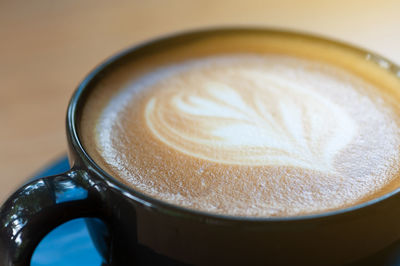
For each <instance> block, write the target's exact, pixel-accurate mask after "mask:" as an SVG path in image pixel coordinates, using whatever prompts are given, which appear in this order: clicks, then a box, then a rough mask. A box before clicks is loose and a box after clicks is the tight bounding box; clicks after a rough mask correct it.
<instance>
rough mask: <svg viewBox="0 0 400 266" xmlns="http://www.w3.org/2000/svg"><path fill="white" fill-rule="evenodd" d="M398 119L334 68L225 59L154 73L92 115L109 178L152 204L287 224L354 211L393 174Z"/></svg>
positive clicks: (358, 81) (277, 58) (289, 60)
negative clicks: (293, 219)
mask: <svg viewBox="0 0 400 266" xmlns="http://www.w3.org/2000/svg"><path fill="white" fill-rule="evenodd" d="M396 119H397V113H395V111H394V110H393V109H392V108H388V107H387V104H386V100H385V99H384V98H383V97H381V96H380V94H379V89H378V88H375V87H374V86H373V85H371V84H369V83H367V82H365V81H364V80H363V79H362V78H359V77H357V76H355V75H352V74H350V73H348V72H346V71H344V70H341V69H338V68H337V67H334V66H330V65H326V64H323V63H319V62H315V61H309V60H304V59H299V58H296V57H290V56H283V55H254V54H234V55H225V56H224V55H220V56H214V57H209V58H201V59H193V60H188V61H184V62H182V63H179V64H173V65H169V66H166V67H161V68H159V69H155V70H154V71H152V72H150V73H148V74H146V75H144V76H142V77H141V78H138V79H134V80H132V81H131V82H128V83H127V85H126V87H125V88H124V89H123V90H121V91H120V92H119V93H117V94H116V95H114V96H113V98H112V99H111V100H109V102H108V104H107V106H106V107H105V108H104V109H103V112H102V114H101V115H100V117H99V119H98V122H97V126H96V129H95V130H96V132H97V138H96V146H97V147H98V149H99V153H100V154H101V156H102V158H103V159H104V161H105V163H106V164H107V167H109V168H110V169H112V170H111V171H112V172H113V173H114V174H115V175H117V176H118V177H120V178H121V179H123V180H125V181H126V182H128V183H129V184H130V185H132V186H133V187H134V188H135V189H138V190H140V191H142V192H143V193H146V194H149V195H151V196H153V197H156V198H159V199H162V200H165V201H168V202H171V203H174V204H178V205H181V206H184V207H189V208H195V209H199V210H203V211H208V212H216V213H223V214H229V215H245V216H292V215H300V214H307V213H315V212H321V211H327V210H332V209H337V208H343V207H345V206H351V205H354V204H356V203H358V202H360V201H363V200H365V199H366V198H369V197H370V196H371V195H374V193H377V192H378V191H379V190H381V189H383V188H384V187H385V186H386V185H387V184H389V183H390V182H391V181H392V180H393V179H394V178H395V177H396V176H397V172H398V170H399V169H398V161H399V149H398V148H399V147H400V140H399V137H398V136H399V126H398V124H397V123H396V122H395V121H396Z"/></svg>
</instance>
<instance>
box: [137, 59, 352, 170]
mask: <svg viewBox="0 0 400 266" xmlns="http://www.w3.org/2000/svg"><path fill="white" fill-rule="evenodd" d="M222 62H223V61H222ZM160 82H162V86H163V90H162V91H159V93H157V94H155V95H153V97H152V98H151V99H150V100H149V101H148V103H147V105H146V110H145V119H146V123H147V126H148V127H149V129H150V130H151V132H152V133H153V134H154V135H155V136H156V137H157V138H158V139H159V140H161V141H162V142H163V143H165V144H167V145H168V146H169V147H171V148H174V149H176V150H179V151H181V152H183V153H185V154H188V155H191V156H194V157H197V158H201V159H205V160H211V161H215V162H219V163H225V164H240V165H277V166H293V167H301V168H307V169H311V170H318V171H322V172H334V171H335V169H334V167H333V162H334V159H335V156H336V155H337V154H338V152H339V151H340V150H342V149H343V148H344V147H345V146H346V145H348V144H349V143H350V142H351V140H352V138H353V137H354V135H355V134H356V131H357V125H356V123H355V122H354V121H353V120H352V118H351V117H350V116H349V115H348V114H347V113H346V111H345V110H343V109H342V108H341V107H340V106H339V105H337V104H335V103H334V102H333V101H332V100H331V99H329V98H328V97H325V96H323V95H322V94H321V93H319V92H318V91H317V90H316V89H315V88H313V87H312V86H311V85H310V84H297V83H295V82H293V81H291V80H290V79H285V78H283V77H279V76H277V75H273V73H271V69H270V68H268V67H263V66H262V65H261V66H260V65H257V64H254V62H253V63H252V64H251V65H249V66H245V67H243V66H241V65H235V64H234V63H232V62H230V64H227V63H226V62H223V63H220V65H215V64H214V65H212V71H211V70H209V69H207V67H202V66H201V65H200V66H197V67H192V68H190V70H180V71H177V73H174V75H171V76H169V77H166V78H164V79H163V80H162V81H160Z"/></svg>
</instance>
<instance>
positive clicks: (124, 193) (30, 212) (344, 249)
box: [0, 29, 400, 265]
mask: <svg viewBox="0 0 400 266" xmlns="http://www.w3.org/2000/svg"><path fill="white" fill-rule="evenodd" d="M224 36H226V37H229V36H236V37H237V36H255V37H257V38H258V37H260V36H283V37H284V36H287V37H289V38H292V39H294V40H297V41H299V40H300V43H301V40H302V39H307V40H312V41H313V42H320V43H326V44H329V45H331V46H337V47H343V48H344V49H347V50H349V51H351V52H353V53H354V54H358V55H359V54H363V55H365V58H366V59H365V60H372V61H373V62H376V65H382V67H384V68H385V69H384V70H385V71H390V72H392V73H393V77H394V78H396V73H397V72H398V71H399V69H398V68H397V67H396V66H395V65H393V64H392V63H390V62H388V61H387V60H385V59H383V58H381V57H379V56H376V55H374V54H372V53H369V52H367V51H363V50H360V49H358V48H353V47H351V46H347V45H345V44H341V43H337V42H334V41H329V40H326V39H323V38H319V37H314V36H308V35H304V34H299V33H292V32H284V31H277V30H269V29H217V30H206V31H198V32H191V33H184V34H179V35H175V36H172V37H167V38H162V39H159V40H155V41H152V42H149V43H146V44H143V45H140V46H136V47H134V48H131V49H129V50H127V51H124V52H122V53H120V54H119V55H117V56H115V57H112V58H110V59H109V60H107V61H106V62H104V63H103V64H101V65H100V66H99V67H97V68H96V69H95V70H94V71H93V72H92V73H90V74H89V75H88V77H87V78H86V79H85V80H84V81H83V82H82V83H81V84H80V86H79V87H78V89H77V91H76V92H75V94H74V96H73V97H72V100H71V102H70V105H69V108H68V115H67V138H68V144H69V160H70V164H71V165H72V169H71V170H70V171H69V172H67V173H64V174H61V175H59V176H53V177H46V178H41V179H39V180H36V181H33V182H32V183H28V184H26V185H24V186H23V187H21V188H20V189H19V190H18V191H17V192H15V193H14V194H13V195H12V196H11V197H10V198H9V199H8V200H7V202H5V204H4V205H3V206H2V208H1V224H2V228H1V229H0V257H1V262H2V263H3V264H4V265H27V264H29V259H30V256H31V254H32V252H33V250H34V248H35V246H36V245H37V243H38V242H39V241H40V239H41V238H42V237H43V236H44V235H45V234H46V233H48V232H49V231H50V230H52V229H53V228H54V227H55V226H57V225H59V224H61V223H63V222H65V221H67V220H70V219H73V218H76V217H98V218H100V219H102V220H103V221H104V222H105V224H106V225H107V227H108V231H109V234H104V229H103V228H102V226H101V225H98V224H94V223H90V222H89V223H88V226H89V230H90V232H91V234H92V236H93V239H94V240H95V242H96V244H97V247H98V249H99V251H100V252H101V253H102V255H103V257H104V259H105V261H107V263H109V264H113V265H129V264H140V263H142V264H154V263H158V264H160V263H162V264H171V265H173V264H180V263H188V264H206V265H209V264H212V265H213V264H235V265H236V264H245V265H252V264H264V265H265V264H267V265H268V264H271V265H279V264H296V265H299V264H308V265H311V264H319V265H320V264H324V265H326V264H343V263H349V262H352V261H355V260H357V259H360V258H363V257H365V256H368V255H370V254H373V253H374V252H377V251H379V250H381V249H382V248H384V247H386V246H388V245H390V244H391V243H393V242H394V241H396V240H398V239H399V238H400V226H399V224H400V208H399V207H397V206H399V204H400V195H399V193H398V190H395V191H393V192H390V193H388V194H385V195H383V196H381V197H378V198H376V199H372V200H370V201H367V202H364V203H362V204H359V205H357V206H354V207H350V208H346V209H340V210H336V211H330V212H325V213H321V214H312V215H306V216H293V217H280V218H274V217H266V218H256V217H239V216H225V215H218V214H213V213H207V212H202V211H196V210H192V209H187V208H183V207H180V206H176V205H172V204H169V203H167V202H163V201H160V200H158V199H154V198H152V197H149V196H147V195H145V194H143V193H140V192H138V191H136V190H134V189H133V188H132V187H129V186H127V185H126V184H125V183H124V182H122V181H120V180H119V179H116V178H113V177H112V176H111V175H109V174H108V173H107V172H106V171H104V169H102V168H100V167H99V166H98V164H96V161H97V159H95V158H93V157H91V156H89V155H88V153H87V151H86V150H85V148H84V146H85V145H88V143H85V141H83V144H82V139H85V136H83V137H82V136H81V133H82V132H81V124H82V123H81V119H82V111H83V110H84V109H85V108H87V106H86V103H87V101H88V99H90V97H93V93H96V92H95V90H96V87H97V86H98V85H99V84H101V81H102V79H103V78H104V77H106V76H107V75H108V74H109V73H112V72H113V70H114V69H115V68H116V67H121V66H123V65H124V64H126V63H127V62H134V61H135V60H140V59H141V58H143V57H146V56H149V55H151V54H153V53H155V52H156V51H160V50H163V49H169V48H171V47H177V46H182V47H184V46H185V45H186V44H188V43H193V42H201V41H203V40H205V39H209V38H221V37H224ZM382 62H385V64H382ZM86 137H87V136H86ZM89 145H90V144H89Z"/></svg>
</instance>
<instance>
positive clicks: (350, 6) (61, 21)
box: [0, 0, 400, 201]
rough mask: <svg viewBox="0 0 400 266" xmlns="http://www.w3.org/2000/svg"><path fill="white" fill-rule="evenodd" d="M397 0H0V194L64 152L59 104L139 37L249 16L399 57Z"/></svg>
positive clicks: (249, 21)
mask: <svg viewBox="0 0 400 266" xmlns="http://www.w3.org/2000/svg"><path fill="white" fill-rule="evenodd" d="M399 11H400V1H396V0H381V1H378V0H336V1H324V0H303V1H301V0H279V1H272V0H264V1H257V0H246V1H222V0H221V1H218V0H201V1H191V0H176V1H175V0H173V1H161V0H158V1H156V0H146V1H139V0H131V1H104V0H96V1H94V0H86V1H82V0H68V1H67V0H57V1H54V0H36V1H19V0H8V1H7V0H0V170H1V178H0V201H2V200H4V198H5V197H6V196H7V195H8V194H9V193H11V191H13V190H14V189H15V188H16V187H17V186H18V185H19V184H20V183H21V182H23V181H24V180H25V179H26V178H28V177H29V176H31V175H32V174H33V173H35V172H36V171H37V170H38V169H40V168H41V167H42V166H43V165H45V164H47V163H49V162H52V160H53V159H55V158H57V157H59V156H62V155H64V154H65V153H66V147H67V146H66V140H65V126H64V123H65V113H66V108H67V105H68V101H69V98H70V96H71V95H72V93H73V91H74V89H75V87H76V86H77V84H78V83H79V82H80V81H81V80H82V79H83V78H84V76H85V75H86V74H87V73H88V72H89V71H90V70H92V69H93V68H94V66H96V65H97V64H99V63H100V62H101V61H103V60H104V59H105V58H107V57H109V56H110V55H112V54H114V53H115V52H118V51H120V50H122V49H124V48H126V47H129V46H131V45H134V44H137V43H140V42H142V41H144V40H148V39H151V38H155V37H157V36H160V35H165V34H169V33H173V32H176V31H182V30H190V29H196V28H203V27H215V26H227V25H229V26H232V25H256V26H267V27H279V28H288V29H293V30H301V31H306V32H311V33H317V34H322V35H325V36H328V37H331V38H336V39H339V40H343V41H346V42H349V43H353V44H355V45H358V46H362V47H364V48H367V49H370V50H373V51H376V52H378V53H380V54H382V55H384V56H386V57H387V58H389V59H391V60H393V61H394V62H397V63H400V27H399V26H398V25H399V22H400V18H399Z"/></svg>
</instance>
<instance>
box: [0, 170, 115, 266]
mask: <svg viewBox="0 0 400 266" xmlns="http://www.w3.org/2000/svg"><path fill="white" fill-rule="evenodd" d="M102 190H103V189H102V186H101V184H100V183H99V182H96V181H94V180H93V179H92V178H90V176H89V174H88V173H87V172H86V171H84V170H74V169H72V170H70V171H68V172H66V173H64V174H60V175H55V176H49V177H43V178H39V179H36V180H34V181H32V182H29V183H27V184H25V185H23V186H22V187H21V188H19V189H18V190H17V191H16V192H15V193H14V194H12V195H11V196H10V197H9V198H8V199H7V200H6V201H5V202H4V204H3V205H2V207H1V209H0V265H7V266H8V265H10V266H11V265H13V266H20V265H21V266H23V265H30V260H31V257H32V254H33V251H34V250H35V248H36V246H37V245H38V244H39V242H40V240H41V239H42V238H43V237H44V236H45V235H46V234H47V233H49V232H50V231H51V230H53V229H54V228H55V227H57V226H58V225H60V224H62V223H64V222H66V221H68V220H72V219H75V218H79V217H96V218H100V219H101V220H103V221H104V222H105V224H108V222H107V220H108V219H107V217H109V215H107V211H106V208H105V204H104V202H106V201H104V200H103V199H102V197H104V196H105V193H104V192H102Z"/></svg>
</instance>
